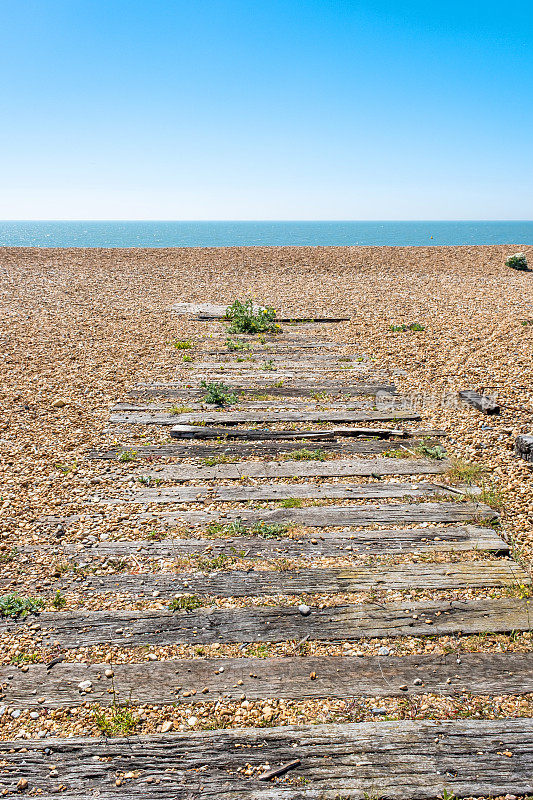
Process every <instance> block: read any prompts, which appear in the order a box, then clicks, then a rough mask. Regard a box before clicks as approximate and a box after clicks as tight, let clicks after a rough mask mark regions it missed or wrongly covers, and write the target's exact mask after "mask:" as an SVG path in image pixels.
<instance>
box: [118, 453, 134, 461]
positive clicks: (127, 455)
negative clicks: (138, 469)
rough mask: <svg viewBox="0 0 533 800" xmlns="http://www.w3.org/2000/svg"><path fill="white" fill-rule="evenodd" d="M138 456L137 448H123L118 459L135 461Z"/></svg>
mask: <svg viewBox="0 0 533 800" xmlns="http://www.w3.org/2000/svg"><path fill="white" fill-rule="evenodd" d="M136 458H137V451H136V450H123V451H122V453H121V454H120V455H119V457H118V460H119V461H122V462H125V463H127V462H128V461H135V459H136Z"/></svg>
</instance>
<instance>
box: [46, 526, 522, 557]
mask: <svg viewBox="0 0 533 800" xmlns="http://www.w3.org/2000/svg"><path fill="white" fill-rule="evenodd" d="M35 549H38V548H35V547H33V548H32V549H31V552H33V550H35ZM343 550H345V551H347V552H350V553H351V552H353V553H369V554H371V553H402V552H412V553H419V552H448V551H450V552H453V551H460V550H476V551H479V552H481V551H483V550H489V551H494V552H496V553H499V554H500V555H508V554H509V545H508V544H507V542H505V541H504V540H503V539H501V538H500V537H499V536H497V535H496V534H495V533H494V531H493V530H491V529H490V528H482V527H476V526H474V525H466V526H460V527H456V526H453V527H451V526H448V527H429V528H406V529H400V530H398V529H397V528H389V529H380V530H375V531H373V530H362V531H353V530H351V529H346V530H341V531H336V532H334V533H332V532H329V531H327V532H326V531H325V532H323V533H320V535H318V536H316V537H312V538H309V537H308V536H302V537H300V538H297V539H293V538H289V537H287V536H284V537H281V538H278V539H267V538H265V537H264V536H229V537H225V536H224V537H222V536H221V537H217V538H216V539H211V538H201V539H193V538H187V539H180V538H170V537H168V538H165V539H163V540H162V541H156V540H154V539H135V540H130V539H123V540H116V541H106V542H99V543H98V544H95V545H92V546H91V545H90V546H86V547H83V548H82V547H80V545H71V544H65V545H63V546H62V551H63V552H64V553H65V554H73V555H76V556H77V557H78V558H80V559H81V560H82V561H85V560H86V558H87V557H94V556H100V557H106V556H125V555H132V554H139V553H140V554H141V555H149V556H151V557H153V558H161V557H167V558H168V557H173V558H177V557H179V556H180V555H193V554H204V555H211V556H212V555H218V554H219V553H224V554H226V555H228V556H234V555H235V553H236V552H237V553H238V552H243V553H245V554H246V558H256V557H259V558H279V557H281V556H297V557H300V558H302V557H306V558H310V559H312V558H316V557H317V556H340V555H342V551H343Z"/></svg>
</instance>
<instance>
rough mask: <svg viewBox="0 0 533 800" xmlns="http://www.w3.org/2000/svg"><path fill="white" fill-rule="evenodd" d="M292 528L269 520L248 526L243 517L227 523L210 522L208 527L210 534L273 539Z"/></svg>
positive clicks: (207, 531) (207, 530) (208, 533)
mask: <svg viewBox="0 0 533 800" xmlns="http://www.w3.org/2000/svg"><path fill="white" fill-rule="evenodd" d="M289 529H290V526H289V525H286V524H285V523H280V522H276V523H269V522H263V521H261V522H256V523H255V525H252V526H251V527H246V525H244V524H243V522H242V520H241V519H236V520H235V521H234V522H230V523H229V524H227V525H223V524H222V523H221V522H214V521H213V522H210V523H209V525H208V526H207V528H206V534H207V535H208V536H253V535H257V536H264V537H265V538H266V539H271V538H274V537H277V536H283V535H284V534H286V533H287V532H288V531H289Z"/></svg>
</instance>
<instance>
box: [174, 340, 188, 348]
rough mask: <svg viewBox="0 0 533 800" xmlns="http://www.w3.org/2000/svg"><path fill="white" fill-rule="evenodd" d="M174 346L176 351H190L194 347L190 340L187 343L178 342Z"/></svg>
mask: <svg viewBox="0 0 533 800" xmlns="http://www.w3.org/2000/svg"><path fill="white" fill-rule="evenodd" d="M173 345H174V347H175V348H176V350H190V349H191V347H192V344H191V342H190V341H188V340H187V341H185V342H179V341H176V342H173Z"/></svg>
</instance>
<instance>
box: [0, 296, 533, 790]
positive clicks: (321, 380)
mask: <svg viewBox="0 0 533 800" xmlns="http://www.w3.org/2000/svg"><path fill="white" fill-rule="evenodd" d="M175 311H176V313H178V314H190V315H193V316H194V317H196V319H197V320H199V321H202V325H203V326H205V327H206V328H208V333H209V334H215V335H214V336H211V335H209V336H206V337H205V338H204V337H203V334H202V336H199V337H198V340H197V341H196V342H193V343H192V345H193V346H192V347H191V348H190V350H187V353H189V352H190V353H191V358H192V361H191V362H190V363H189V365H188V368H187V373H186V377H185V378H184V379H183V380H175V381H174V380H173V381H164V380H163V381H161V380H154V382H153V383H142V384H138V385H137V386H135V387H132V389H131V390H130V391H129V392H128V395H127V397H126V398H124V399H123V401H122V402H120V403H118V404H117V405H116V406H115V407H114V408H113V409H112V410H111V415H110V418H109V424H108V427H107V428H106V431H105V434H106V435H109V434H111V438H110V439H109V438H108V441H107V442H106V443H103V444H102V446H101V447H99V448H97V449H95V450H93V451H91V452H90V453H89V458H90V459H91V460H92V461H93V462H95V463H96V464H99V463H100V462H101V466H102V468H104V469H106V468H107V471H106V472H104V473H103V474H104V475H105V477H106V482H105V483H104V484H103V486H102V488H98V489H97V490H96V496H95V498H93V501H94V502H97V503H98V504H99V508H100V509H101V513H102V514H107V513H114V511H115V509H117V508H119V509H121V511H122V517H121V518H122V520H125V524H126V523H127V525H128V527H129V528H130V529H135V530H136V531H137V535H136V536H134V537H131V538H128V537H125V536H121V532H120V528H118V529H117V534H116V536H114V537H113V538H110V539H105V540H101V541H98V540H96V539H95V538H92V540H87V541H84V542H82V543H75V544H69V543H66V544H63V545H62V554H63V557H65V558H66V559H71V560H78V561H80V562H82V564H83V569H81V570H77V571H76V570H75V571H66V572H65V573H64V574H57V575H55V577H54V579H53V580H51V581H50V582H49V583H50V585H49V586H48V589H50V590H51V591H59V593H60V594H61V593H64V594H65V596H68V595H69V592H70V591H75V592H80V591H81V592H83V593H84V594H85V596H87V597H90V598H91V603H92V604H91V606H90V609H89V608H88V609H86V610H84V609H78V610H56V611H47V612H43V613H41V614H39V615H38V616H35V615H30V616H28V617H27V618H26V619H25V620H13V619H9V618H5V619H3V620H0V631H3V632H7V633H11V634H16V635H20V637H21V642H27V641H28V637H34V638H35V641H37V642H38V643H39V644H40V646H42V647H43V648H47V649H48V650H47V651H49V652H52V651H57V652H61V653H62V656H61V658H59V659H55V660H54V661H52V662H50V663H49V664H48V665H46V664H43V663H29V664H26V665H24V668H21V665H18V666H16V665H8V666H5V667H3V668H2V669H1V671H0V684H1V693H2V696H1V697H0V704H3V706H2V707H3V708H4V709H5V710H6V711H5V713H11V714H13V713H15V712H16V711H17V710H18V709H21V710H24V709H32V710H34V711H36V712H38V713H40V712H41V710H42V708H43V704H44V706H46V708H47V709H56V710H57V711H58V712H60V711H61V710H65V709H67V708H69V709H71V711H72V710H74V712H73V713H75V712H76V709H77V708H78V707H79V709H80V711H81V710H83V708H84V704H85V705H87V704H88V703H96V704H99V706H100V707H102V708H103V709H104V713H105V709H111V708H112V707H113V706H112V704H113V702H115V703H116V698H117V697H119V698H128V701H127V702H128V705H129V706H130V707H131V708H132V709H133V710H134V709H135V707H136V706H141V705H142V706H143V707H145V706H146V704H148V705H149V706H158V707H162V706H165V707H170V709H172V708H175V709H181V708H182V707H187V708H189V713H190V714H191V715H194V709H195V707H196V706H197V705H198V704H199V703H204V704H205V703H212V704H213V705H212V712H213V714H214V712H215V709H216V708H217V707H218V706H217V704H220V703H228V702H233V703H236V704H239V703H243V702H246V703H248V705H250V704H253V703H256V702H257V703H263V705H264V703H265V702H266V703H268V702H273V703H274V701H276V702H277V701H284V702H287V703H298V702H300V703H305V702H316V703H319V702H321V701H328V700H331V701H335V702H341V703H342V702H344V703H346V708H349V704H350V703H356V702H363V701H364V700H365V698H366V701H369V702H372V701H373V702H374V703H375V704H376V705H377V706H378V708H377V710H376V709H373V711H372V714H374V715H375V719H372V721H364V722H357V723H351V722H342V721H341V722H337V721H335V718H331V719H330V721H329V722H325V723H324V722H321V720H322V717H321V712H320V710H318V711H317V712H316V714H317V715H316V721H317V722H321V724H308V721H306V723H305V724H304V723H302V724H298V725H284V724H280V722H281V720H280V719H278V718H277V717H276V716H275V715H272V716H271V717H268V718H267V719H266V720H265V718H263V717H261V715H259V716H258V717H257V724H255V725H253V726H251V727H250V726H249V725H250V723H248V726H247V727H244V728H242V727H239V726H238V725H236V727H234V728H232V727H231V725H230V727H227V728H226V729H224V728H222V727H217V726H218V725H219V723H217V722H216V719H215V717H213V723H212V727H213V729H209V727H210V725H209V724H205V725H203V726H200V727H203V728H204V729H195V730H186V729H183V726H182V728H181V729H180V726H179V725H177V726H174V727H172V725H171V726H170V727H168V726H167V727H166V728H163V729H162V730H161V726H160V728H159V729H158V730H159V732H156V733H153V734H150V735H141V736H139V735H136V733H135V731H133V732H132V733H131V735H129V736H127V737H126V738H124V737H122V738H121V737H120V736H109V737H100V738H97V737H89V736H87V737H69V738H60V737H53V736H49V735H44V736H43V737H42V738H32V737H31V736H30V737H29V738H28V737H26V738H22V739H20V738H19V739H16V740H13V741H2V742H0V794H1V795H2V796H20V793H21V792H22V793H24V792H27V793H29V794H30V795H31V796H33V795H35V796H39V797H41V798H49V799H51V798H52V797H55V796H58V795H59V796H62V797H65V798H94V797H99V798H102V799H103V800H106V799H107V798H117V797H121V798H143V799H144V798H152V797H153V798H154V800H155V798H158V799H159V800H170V798H172V800H182V799H183V800H193V798H194V800H204V799H205V800H219V799H220V800H283V799H284V798H286V800H364V798H367V800H370V799H371V798H372V800H374V799H375V800H377V798H391V800H417V799H419V800H429V798H438V797H442V796H447V797H449V798H451V797H455V798H461V797H489V796H498V795H505V794H514V795H526V794H528V793H533V721H532V720H531V719H528V718H521V717H516V718H514V717H509V715H508V714H505V713H503V712H502V713H498V712H496V713H495V715H494V716H495V718H494V719H477V718H468V715H467V714H463V717H464V718H460V717H459V716H456V718H455V719H452V720H448V721H437V720H432V719H429V718H428V719H423V718H420V716H422V717H423V714H422V715H421V714H420V713H418V718H417V719H406V718H405V719H396V720H394V719H383V718H382V716H383V714H385V716H386V715H387V714H389V716H390V714H392V712H389V711H387V708H388V706H387V705H386V704H387V703H388V702H389V701H390V700H393V699H394V700H395V702H396V703H397V702H401V698H406V700H405V702H406V703H423V702H425V701H427V699H428V698H435V699H436V700H435V702H437V701H439V699H445V698H447V699H448V701H450V702H452V701H453V700H454V699H456V698H458V699H460V698H462V697H467V696H468V697H478V698H482V697H486V696H491V695H497V696H498V697H500V696H509V697H520V696H521V695H525V694H527V693H532V692H533V654H532V653H531V652H525V653H524V652H488V651H487V652H481V651H480V652H476V651H475V650H476V648H475V647H473V652H467V647H464V648H463V646H462V642H463V641H464V642H465V643H466V642H467V641H468V637H472V636H481V637H483V636H486V635H498V634H504V635H505V634H509V633H511V632H515V633H517V634H519V633H520V632H528V631H530V630H531V627H532V621H531V620H532V613H533V612H532V611H531V606H530V604H529V600H528V599H527V596H524V595H527V592H524V589H525V588H526V589H527V587H528V585H529V584H530V579H529V577H528V575H527V573H526V572H525V571H524V569H523V568H522V567H521V566H520V565H519V564H518V563H516V562H515V561H514V560H512V558H511V557H510V551H509V546H508V544H507V543H506V541H505V540H504V538H503V537H502V535H501V533H500V532H499V531H498V521H499V517H498V514H497V513H496V512H495V511H494V510H493V509H491V508H490V507H489V506H487V505H486V504H485V503H484V502H482V499H480V498H478V494H479V490H478V489H476V487H472V486H466V485H462V484H460V483H455V484H451V485H450V481H449V475H448V474H447V473H448V470H449V468H450V463H449V462H448V461H447V459H446V458H432V457H431V456H432V455H439V456H440V455H441V453H440V452H439V450H438V448H437V450H434V449H432V448H435V446H437V445H442V444H444V440H443V439H442V438H441V436H440V434H441V433H442V432H439V431H424V430H422V429H421V424H422V423H421V420H420V415H419V414H418V413H417V412H416V411H415V410H413V409H410V408H409V407H408V406H407V404H406V403H405V402H404V399H403V398H401V397H399V396H398V395H397V393H396V389H395V387H394V385H393V384H392V382H391V381H390V377H389V376H387V375H383V374H382V373H380V372H379V371H378V370H376V368H375V367H374V365H373V364H372V362H371V361H369V360H367V359H365V358H361V357H358V356H357V354H348V355H345V354H344V352H341V351H340V350H339V347H338V346H336V345H335V344H333V343H331V342H329V341H327V340H326V339H324V338H322V336H323V329H321V324H322V323H321V322H320V318H319V319H315V321H314V322H310V321H309V320H307V321H303V324H300V325H288V326H286V327H285V329H284V330H283V331H282V332H281V333H279V334H278V335H276V336H267V337H263V339H261V340H259V339H258V337H251V336H237V337H234V338H237V339H238V340H239V341H240V343H241V344H240V345H239V347H240V349H237V350H234V351H230V350H228V347H227V345H226V343H225V338H226V336H227V334H226V333H225V330H224V326H223V324H221V318H222V317H223V314H224V311H225V309H224V308H223V307H220V306H211V305H209V304H188V303H184V304H178V305H177V306H176V307H175ZM287 319H289V317H287ZM323 321H324V322H328V323H332V322H333V321H335V320H331V319H330V320H327V319H325V318H323ZM336 321H341V318H338V319H337V320H336ZM204 345H205V346H204ZM177 361H178V362H179V361H181V353H179V352H178V357H177ZM202 381H208V382H210V381H221V382H223V383H224V384H225V385H226V386H227V387H229V389H230V390H231V391H233V392H235V393H236V394H238V395H239V396H238V401H237V403H235V404H234V405H231V406H228V407H225V408H220V409H217V408H216V407H213V406H207V405H206V404H205V403H204V402H203V398H204V396H205V388H203V387H202V385H201V382H202ZM176 401H179V402H180V403H184V404H186V406H185V405H184V406H181V407H180V406H176V407H174V406H173V405H172V404H173V403H175V402H176ZM139 432H143V433H147V434H148V438H150V437H151V436H152V435H155V436H157V437H158V438H157V441H155V442H150V441H149V442H147V443H144V444H139V441H140V440H139V438H138V434H139ZM113 439H114V440H115V441H116V442H119V444H116V443H114V442H113ZM200 440H201V441H200ZM141 441H142V440H141ZM110 442H111V443H110ZM147 523H150V525H153V526H154V530H155V535H154V538H146V532H147V530H148V529H147V528H146V524H147ZM143 526H144V527H143ZM41 549H42V548H40V547H39V546H38V545H36V546H35V547H33V548H28V550H27V552H26V553H25V558H26V559H27V563H28V564H31V559H32V557H33V556H34V554H35V553H37V554H39V553H40V552H41ZM188 559H189V561H188ZM354 595H355V599H354ZM99 598H101V599H104V598H105V600H106V605H105V608H106V610H91V609H94V608H95V605H94V602H95V601H98V599H99ZM188 601H191V605H190V606H188V605H187V603H188ZM192 601H194V602H192ZM132 603H137V604H139V603H140V605H137V606H132ZM217 603H222V604H224V603H229V604H228V605H222V606H220V605H217ZM181 606H184V608H181V610H180V607H181ZM96 607H97V606H96ZM174 609H176V610H174ZM186 609H188V610H186ZM439 637H447V639H446V641H447V642H448V645H447V647H446V648H445V651H442V652H438V651H435V652H429V653H424V652H413V653H412V654H406V655H400V654H395V642H407V643H408V642H412V643H413V645H414V647H415V648H417V647H418V648H419V650H420V649H423V643H424V642H437V643H438V640H439ZM358 643H359V645H362V644H365V647H367V648H368V649H367V650H366V649H365V650H362V651H361V652H360V653H359V654H357V655H355V654H354V651H353V649H352V648H353V647H356V646H357V644H358ZM376 643H377V644H376ZM302 645H303V646H304V647H303V650H301V646H302ZM21 646H22V645H21ZM214 646H216V647H217V648H222V650H221V651H220V653H218V652H217V651H215V650H214V649H209V648H213V647H214ZM237 646H238V647H239V648H240V650H236V649H235V648H236V647H237ZM275 646H287V650H286V651H284V652H283V655H280V654H279V652H276V651H275V650H274V651H273V652H271V653H269V652H268V648H269V647H275ZM103 647H105V648H115V650H116V652H117V653H119V652H122V653H124V654H125V658H124V659H122V660H123V661H124V663H120V661H121V659H118V662H117V663H113V665H112V669H110V662H109V660H107V661H105V662H104V661H102V660H101V657H102V656H101V654H102V648H103ZM154 647H161V648H164V647H167V648H171V650H170V655H169V656H168V657H166V658H165V657H164V656H162V655H161V656H160V657H156V656H154V657H153V659H152V657H150V660H146V653H147V648H148V651H150V649H152V648H154ZM176 647H185V648H187V647H188V648H190V647H196V648H199V649H198V650H197V651H196V652H197V655H196V656H195V657H192V656H193V655H194V651H190V653H189V651H187V652H188V653H189V654H188V655H186V656H180V655H179V654H178V655H176V654H172V648H176ZM255 647H263V648H265V647H266V648H267V649H266V650H265V651H264V652H262V654H261V655H262V657H258V656H257V654H252V655H249V654H248V648H251V651H250V652H252V653H253V652H254V648H255ZM328 647H330V648H339V647H340V648H341V651H342V650H343V649H344V648H347V651H346V652H345V653H344V654H342V655H339V654H338V653H337V654H333V653H335V651H333V652H330V651H328V650H327V648H328ZM86 648H88V649H86ZM91 648H97V649H96V651H95V652H96V653H97V655H96V656H95V658H92V657H89V660H88V663H84V661H85V656H84V657H83V658H82V659H81V662H80V661H77V660H75V661H72V659H71V658H70V655H69V654H72V653H73V654H76V653H82V654H83V653H85V654H87V653H89V652H90V649H91ZM202 648H208V650H207V653H205V652H204V651H203V649H202ZM224 648H230V652H231V655H227V653H226V652H225V651H224ZM231 648H233V649H232V650H231ZM317 648H318V649H319V648H326V649H325V650H322V651H320V650H319V652H316V653H315V652H314V650H315V649H317ZM479 649H480V648H478V650H479ZM113 652H114V651H113ZM402 652H405V650H404V651H402ZM239 653H240V654H239ZM98 654H99V655H98ZM243 698H244V700H243ZM429 706H430V702H429V701H428V706H427V707H428V708H429ZM369 707H370V706H369ZM417 707H418V706H417ZM3 713H4V712H3ZM15 716H16V714H15ZM428 716H429V714H428ZM192 718H193V719H194V720H196V716H193V717H192ZM192 727H195V728H198V726H197V725H196V723H193V726H192ZM185 728H187V726H185ZM21 781H22V783H21ZM25 781H26V782H27V783H24V782H25ZM446 793H447V794H446Z"/></svg>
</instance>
